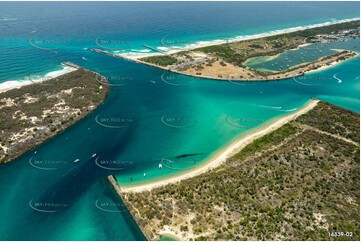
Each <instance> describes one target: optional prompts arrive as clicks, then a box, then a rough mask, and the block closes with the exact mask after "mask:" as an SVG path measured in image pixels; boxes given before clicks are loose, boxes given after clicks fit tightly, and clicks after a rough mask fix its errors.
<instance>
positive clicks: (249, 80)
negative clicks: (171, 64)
mask: <svg viewBox="0 0 361 242" xmlns="http://www.w3.org/2000/svg"><path fill="white" fill-rule="evenodd" d="M91 51H93V52H96V53H101V54H105V55H109V56H113V57H115V58H121V59H124V60H127V61H131V62H135V63H138V64H143V65H147V66H150V67H154V68H158V69H161V70H164V71H169V72H172V73H176V74H180V75H185V76H190V77H194V78H200V79H210V80H216V81H233V82H269V81H282V80H286V79H290V78H295V77H298V76H303V75H305V74H308V73H312V72H315V71H319V70H322V69H325V68H328V67H332V66H334V65H336V64H338V63H341V62H343V61H346V60H349V59H351V58H354V57H357V56H359V53H357V52H354V51H350V53H352V54H353V56H351V57H349V58H347V59H345V60H342V61H332V62H331V63H328V64H327V65H325V64H322V66H320V67H318V68H316V69H311V70H305V71H303V72H302V73H298V74H296V75H291V76H287V77H279V78H273V79H260V78H255V79H250V78H247V79H233V78H222V77H214V76H206V75H199V76H198V75H193V74H189V73H185V72H181V71H177V70H174V69H171V68H167V67H164V66H159V65H156V64H152V63H149V62H145V61H142V60H139V59H131V58H128V57H124V56H120V55H117V54H113V53H112V52H109V51H106V50H101V49H96V48H93V49H91ZM278 55H280V54H278ZM326 57H328V56H324V57H321V58H320V59H319V60H317V61H315V62H308V63H301V64H299V65H296V66H295V67H294V68H297V67H300V68H304V67H301V66H303V65H304V66H306V67H307V66H309V65H317V64H319V62H322V61H324V60H322V59H323V58H326ZM277 74H278V73H273V74H272V75H277ZM280 74H281V73H280ZM282 74H283V73H282Z"/></svg>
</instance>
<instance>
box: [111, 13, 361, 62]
mask: <svg viewBox="0 0 361 242" xmlns="http://www.w3.org/2000/svg"><path fill="white" fill-rule="evenodd" d="M355 20H360V18H349V19H342V20H332V21H327V22H323V23H319V24H310V25H305V26H296V27H290V28H286V29H279V30H272V31H268V32H265V33H260V34H250V35H241V36H236V37H233V38H229V39H216V40H209V41H196V42H194V43H191V44H187V45H185V46H171V45H170V46H167V47H165V46H162V45H161V46H156V47H155V48H158V49H160V50H163V51H164V50H166V49H168V50H167V51H165V52H164V54H174V53H177V52H180V51H184V50H192V49H196V48H200V47H207V46H212V45H219V44H225V43H232V42H238V41H244V40H251V39H259V38H264V37H269V36H274V35H279V34H287V33H292V32H296V31H301V30H306V29H312V28H317V27H324V26H329V25H333V24H339V23H346V22H350V21H355ZM112 53H114V52H112ZM153 55H160V53H155V52H150V53H139V54H138V55H137V53H135V52H132V51H125V52H124V53H123V54H122V56H124V57H132V58H143V57H149V56H153Z"/></svg>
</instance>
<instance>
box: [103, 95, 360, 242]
mask: <svg viewBox="0 0 361 242" xmlns="http://www.w3.org/2000/svg"><path fill="white" fill-rule="evenodd" d="M359 122H360V117H359V115H358V114H357V113H353V112H351V111H348V110H345V109H342V108H339V107H337V106H334V105H331V104H328V103H325V102H322V101H318V100H313V101H311V102H309V103H308V104H307V105H306V106H304V108H303V109H301V110H300V111H299V112H298V113H297V114H296V113H294V114H292V115H288V116H287V117H284V118H281V119H279V120H278V121H275V122H274V123H273V124H275V123H277V125H272V124H270V125H269V126H268V127H265V128H263V132H262V130H261V131H258V132H256V133H258V134H259V135H256V136H255V135H252V134H250V135H249V136H248V137H251V138H248V139H247V137H244V138H242V139H241V140H239V142H236V143H235V144H237V146H238V147H242V148H241V149H234V148H235V147H232V146H233V145H231V147H232V148H227V149H226V150H223V151H221V153H220V154H218V155H217V157H222V160H217V157H216V158H215V159H214V160H217V163H216V164H214V167H213V169H207V170H203V172H199V173H194V172H190V173H189V174H191V175H189V176H187V175H182V176H180V177H179V179H178V180H176V179H173V180H165V181H164V182H163V183H161V182H159V183H154V184H149V185H144V186H138V187H133V188H122V187H119V185H118V184H117V182H116V180H115V179H114V178H113V177H112V176H110V177H108V180H109V181H110V183H111V185H112V186H113V187H114V189H115V190H116V191H117V193H118V194H119V195H120V197H121V198H122V199H123V201H124V202H125V203H126V204H127V206H128V209H129V210H130V212H131V213H132V215H133V217H134V219H135V220H136V222H137V224H138V225H139V226H140V228H141V229H142V231H143V233H144V234H145V235H146V237H147V238H148V239H149V240H158V239H159V238H160V237H161V236H162V235H163V234H172V235H175V236H176V237H178V238H180V239H181V240H184V241H190V240H203V241H206V240H334V239H337V238H336V237H333V234H332V231H348V232H347V233H348V234H347V237H343V240H359V238H360V231H359V206H360V203H359V198H360V197H359V189H360V183H359V169H360V156H359V152H360V145H359V142H360V127H359ZM270 127H273V128H270ZM261 132H262V133H261ZM231 150H233V151H234V152H231Z"/></svg>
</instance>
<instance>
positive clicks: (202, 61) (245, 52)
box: [92, 21, 360, 81]
mask: <svg viewBox="0 0 361 242" xmlns="http://www.w3.org/2000/svg"><path fill="white" fill-rule="evenodd" d="M359 35H360V23H359V21H350V22H343V23H338V24H333V25H327V26H322V27H315V28H310V29H305V30H300V31H294V32H287V33H283V34H277V35H269V36H265V37H260V38H254V39H249V40H243V41H236V40H235V41H225V43H221V44H213V45H210V46H204V47H200V48H190V49H187V50H179V49H171V50H170V51H167V52H164V51H161V50H158V49H156V48H153V47H150V46H147V45H143V46H144V47H146V48H149V49H150V50H152V51H157V52H156V53H152V54H147V55H126V54H116V53H113V52H110V51H107V50H103V49H92V50H93V51H95V52H99V53H103V54H107V55H111V56H114V57H119V58H124V59H127V60H130V61H135V62H137V63H141V64H145V65H149V66H153V67H157V68H161V69H164V70H167V71H170V72H175V73H179V74H183V75H189V76H194V77H200V78H207V79H216V80H231V81H270V80H282V79H286V78H292V77H297V76H302V75H304V74H305V73H308V72H311V71H315V70H319V69H321V68H324V67H327V66H331V65H333V64H336V63H338V62H340V61H343V60H347V59H349V58H352V57H355V56H357V55H358V53H356V52H354V51H351V50H342V49H337V50H335V53H334V54H331V55H326V56H321V57H320V58H318V59H317V60H315V61H311V62H308V61H306V60H304V61H302V62H300V63H297V64H291V63H289V64H291V65H289V64H288V65H287V66H289V68H286V69H281V68H280V69H279V70H277V71H272V72H267V71H263V70H259V69H257V68H251V67H249V66H247V64H246V63H247V62H248V61H249V60H251V59H252V58H255V57H268V58H275V57H277V56H278V55H280V54H282V53H286V52H287V51H290V50H294V49H297V48H301V47H305V46H313V45H315V44H317V43H322V44H323V45H327V44H328V43H333V42H340V41H347V40H349V39H355V38H359ZM163 42H164V41H161V43H163ZM163 45H164V43H163ZM320 51H321V52H322V50H320Z"/></svg>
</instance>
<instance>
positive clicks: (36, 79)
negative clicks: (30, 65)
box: [0, 65, 76, 92]
mask: <svg viewBox="0 0 361 242" xmlns="http://www.w3.org/2000/svg"><path fill="white" fill-rule="evenodd" d="M75 70H76V69H75V68H73V67H70V66H65V65H62V69H61V70H56V71H51V72H48V73H46V74H45V75H43V76H40V75H37V76H36V75H29V76H27V77H24V78H23V79H20V80H9V81H5V82H3V83H0V92H2V91H5V90H9V89H13V88H18V87H21V86H26V85H30V84H33V83H40V82H42V81H45V80H49V79H51V78H55V77H58V76H61V75H64V74H66V73H69V72H72V71H75Z"/></svg>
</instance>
